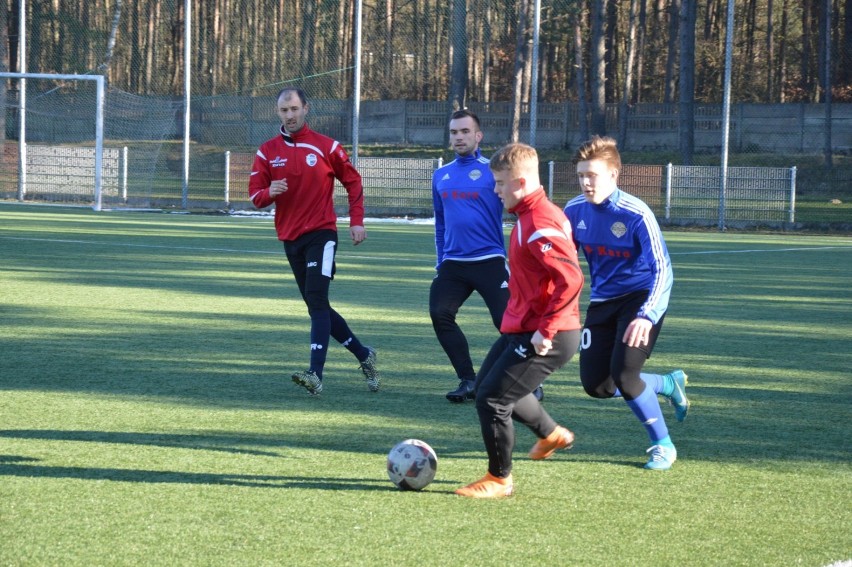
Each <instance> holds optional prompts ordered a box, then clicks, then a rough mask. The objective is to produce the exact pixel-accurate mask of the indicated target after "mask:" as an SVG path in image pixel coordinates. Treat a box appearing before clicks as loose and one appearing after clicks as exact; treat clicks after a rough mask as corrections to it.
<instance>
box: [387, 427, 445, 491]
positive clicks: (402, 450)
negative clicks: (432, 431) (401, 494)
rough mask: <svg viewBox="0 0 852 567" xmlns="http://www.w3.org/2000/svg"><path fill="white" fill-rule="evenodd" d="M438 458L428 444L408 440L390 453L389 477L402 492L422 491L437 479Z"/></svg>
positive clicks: (398, 444) (416, 440)
mask: <svg viewBox="0 0 852 567" xmlns="http://www.w3.org/2000/svg"><path fill="white" fill-rule="evenodd" d="M437 470H438V457H437V455H435V451H433V450H432V447H430V446H429V444H428V443H426V442H424V441H421V440H419V439H406V440H405V441H401V442H400V443H397V445H396V446H395V447H394V448H393V449H391V450H390V453H388V477H389V478H390V479H391V482H393V483H394V484H395V485H397V486H398V487H399V488H400V489H401V490H421V489H423V488H425V487H426V486H427V485H428V484H429V483H430V482H432V480H433V479H434V478H435V472H436V471H437Z"/></svg>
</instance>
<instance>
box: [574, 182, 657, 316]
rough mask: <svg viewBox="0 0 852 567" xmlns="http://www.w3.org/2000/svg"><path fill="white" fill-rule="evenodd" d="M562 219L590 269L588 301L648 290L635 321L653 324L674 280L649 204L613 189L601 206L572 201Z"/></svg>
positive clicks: (583, 200) (582, 200) (580, 199)
mask: <svg viewBox="0 0 852 567" xmlns="http://www.w3.org/2000/svg"><path fill="white" fill-rule="evenodd" d="M565 215H566V216H567V217H568V220H570V221H571V227H572V228H573V230H574V233H573V234H574V242H575V243H576V244H577V249H578V250H582V251H583V254H584V255H585V257H586V261H587V262H588V264H589V275H590V276H591V287H592V293H591V301H593V302H595V301H606V300H607V299H614V298H616V297H619V296H622V295H625V294H628V293H632V292H634V291H640V290H648V299H647V300H646V301H645V303H644V304H643V305H642V307H641V309H640V310H639V313H637V316H639V317H645V318H646V319H649V320H650V321H651V322H652V323H654V324H656V323H657V322H658V321H659V320H660V317H662V316H663V314H664V313H665V312H666V309H667V308H668V306H669V296H670V294H671V289H672V283H673V281H674V278H673V275H672V263H671V259H670V258H669V252H668V250H667V249H666V242H665V240H663V235H662V232H661V231H660V225H659V224H658V223H657V219H656V217H654V213H653V212H651V209H650V208H648V205H646V204H645V203H644V202H643V201H642V200H641V199H639V198H638V197H634V196H633V195H630V194H629V193H625V192H624V191H622V190H620V189H616V190H615V191H614V192H613V194H612V195H610V197H609V199H607V200H606V201H604V202H603V203H601V204H600V205H595V204H593V203H589V202H588V201H586V198H585V197H584V196H583V195H578V196H577V197H574V198H573V199H571V200H570V201H568V204H567V205H566V206H565Z"/></svg>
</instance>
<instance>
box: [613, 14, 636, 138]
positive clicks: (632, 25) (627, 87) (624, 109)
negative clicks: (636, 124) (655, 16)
mask: <svg viewBox="0 0 852 567" xmlns="http://www.w3.org/2000/svg"><path fill="white" fill-rule="evenodd" d="M638 9H639V0H630V21H629V22H628V28H627V61H626V63H625V65H624V93H623V94H622V97H621V105H620V107H619V109H618V146H619V148H621V150H622V151H624V150H625V149H626V148H627V118H628V112H629V109H630V96H631V91H632V88H633V59H634V58H635V57H636V25H637V22H636V20H637V13H636V12H637V11H638Z"/></svg>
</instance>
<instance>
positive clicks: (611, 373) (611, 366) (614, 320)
mask: <svg viewBox="0 0 852 567" xmlns="http://www.w3.org/2000/svg"><path fill="white" fill-rule="evenodd" d="M647 298H648V291H647V290H641V291H636V292H633V293H629V294H627V295H624V296H622V297H617V298H615V299H609V300H607V301H601V302H596V303H591V304H590V305H589V308H588V310H587V311H586V319H585V321H584V326H583V334H582V336H581V339H580V377H581V379H582V382H583V386H584V387H585V388H586V391H587V392H590V393H591V392H592V391H598V393H599V395H602V396H603V397H605V396H606V394H609V395H612V392H614V391H615V386H614V385H613V384H612V382H611V379H612V378H613V377H616V380H617V381H620V378H621V376H622V373H623V371H624V369H625V367H626V366H629V367H637V366H638V367H640V368H641V365H642V363H643V362H644V361H645V360H647V359H648V357H650V356H651V352H652V351H653V350H654V345H655V344H656V342H657V337H658V336H659V334H660V329H661V328H662V326H663V319H664V318H665V315H664V316H663V317H660V320H659V321H657V324H656V325H654V326H652V327H651V331H650V333H649V334H648V344H647V345H644V346H641V347H633V348H630V347H628V346H627V345H625V344H624V342H623V341H622V338H623V337H624V332H625V331H626V330H627V326H628V325H630V322H631V321H633V320H634V319H636V314H637V313H638V312H639V309H640V308H641V307H642V304H643V303H645V300H646V299H647ZM606 381H610V383H609V384H607V385H605V387H604V389H603V390H600V387H601V385H602V384H604V382H606Z"/></svg>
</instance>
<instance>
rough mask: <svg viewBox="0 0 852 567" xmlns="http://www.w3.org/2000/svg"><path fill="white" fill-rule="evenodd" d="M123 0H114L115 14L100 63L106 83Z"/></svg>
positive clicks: (108, 78)
mask: <svg viewBox="0 0 852 567" xmlns="http://www.w3.org/2000/svg"><path fill="white" fill-rule="evenodd" d="M122 1H123V0H115V14H114V15H113V17H112V26H111V27H110V31H109V40H108V41H107V49H106V55H105V56H104V62H103V63H102V64H101V67H102V68H103V72H104V75H105V76H106V82H107V84H108V83H109V82H110V63H112V54H113V50H114V49H115V39H116V36H118V24H119V22H120V21H121V4H122Z"/></svg>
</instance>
